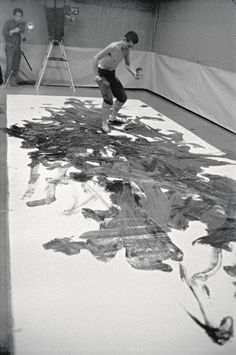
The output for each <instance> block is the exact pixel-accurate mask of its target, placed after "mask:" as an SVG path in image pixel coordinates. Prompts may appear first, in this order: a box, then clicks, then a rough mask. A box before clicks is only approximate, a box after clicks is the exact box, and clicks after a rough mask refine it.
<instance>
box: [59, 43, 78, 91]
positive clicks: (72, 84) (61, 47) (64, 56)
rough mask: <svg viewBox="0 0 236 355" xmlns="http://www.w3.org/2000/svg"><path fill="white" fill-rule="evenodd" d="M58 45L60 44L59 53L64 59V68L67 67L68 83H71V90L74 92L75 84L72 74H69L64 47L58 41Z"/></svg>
mask: <svg viewBox="0 0 236 355" xmlns="http://www.w3.org/2000/svg"><path fill="white" fill-rule="evenodd" d="M59 45H60V49H61V54H62V56H63V58H64V60H65V66H66V69H67V72H68V77H69V81H70V84H71V89H72V91H73V92H75V91H76V90H75V86H74V82H73V78H72V75H71V71H70V66H69V63H68V60H67V56H66V51H65V48H64V45H63V44H62V43H61V42H59Z"/></svg>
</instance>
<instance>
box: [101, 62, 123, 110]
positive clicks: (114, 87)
mask: <svg viewBox="0 0 236 355" xmlns="http://www.w3.org/2000/svg"><path fill="white" fill-rule="evenodd" d="M98 75H99V76H101V77H102V78H103V79H104V80H101V82H100V83H99V84H98V85H99V88H100V90H101V93H102V96H103V100H104V102H106V103H107V104H109V105H112V104H113V96H114V97H115V98H116V99H117V100H118V101H120V102H121V103H125V102H126V100H127V95H126V92H125V90H124V88H123V85H122V84H121V82H120V80H119V79H118V78H117V77H116V73H115V70H105V69H101V68H98Z"/></svg>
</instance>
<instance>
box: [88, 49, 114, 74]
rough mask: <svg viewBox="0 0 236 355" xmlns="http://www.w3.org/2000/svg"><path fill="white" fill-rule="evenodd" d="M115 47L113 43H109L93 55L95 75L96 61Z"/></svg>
mask: <svg viewBox="0 0 236 355" xmlns="http://www.w3.org/2000/svg"><path fill="white" fill-rule="evenodd" d="M114 49H115V47H114V44H113V43H111V44H109V45H108V46H107V47H106V48H104V49H102V50H101V51H100V52H98V53H97V54H96V55H95V56H94V57H93V71H94V73H95V74H96V75H97V71H98V62H99V60H100V59H102V58H104V57H106V56H107V55H108V54H109V53H111V52H112V51H114Z"/></svg>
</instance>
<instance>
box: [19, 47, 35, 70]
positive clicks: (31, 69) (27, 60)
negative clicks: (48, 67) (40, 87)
mask: <svg viewBox="0 0 236 355" xmlns="http://www.w3.org/2000/svg"><path fill="white" fill-rule="evenodd" d="M21 54H22V55H23V57H24V59H25V61H26V63H27V64H28V67H29V68H30V70H31V71H33V69H32V67H31V65H30V63H29V61H28V59H27V58H26V56H25V53H24V52H23V50H22V51H21Z"/></svg>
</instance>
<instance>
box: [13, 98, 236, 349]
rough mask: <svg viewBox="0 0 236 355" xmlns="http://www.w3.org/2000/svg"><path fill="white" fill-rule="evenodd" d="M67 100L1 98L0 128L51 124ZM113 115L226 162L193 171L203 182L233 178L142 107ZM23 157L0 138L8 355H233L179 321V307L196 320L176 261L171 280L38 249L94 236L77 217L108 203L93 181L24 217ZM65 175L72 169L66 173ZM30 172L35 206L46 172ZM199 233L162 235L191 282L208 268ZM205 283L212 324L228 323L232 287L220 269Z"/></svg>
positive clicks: (200, 146) (133, 103)
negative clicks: (1, 118) (176, 250)
mask: <svg viewBox="0 0 236 355" xmlns="http://www.w3.org/2000/svg"><path fill="white" fill-rule="evenodd" d="M68 99H69V98H66V97H61V96H33V95H32V96H27V95H8V98H7V124H8V127H10V126H11V125H13V124H17V125H19V126H22V125H23V124H24V120H27V121H31V120H32V119H36V118H38V119H40V118H41V117H43V116H50V112H49V110H48V109H51V110H54V111H55V110H56V111H57V110H58V112H59V113H60V110H61V109H62V108H63V107H67V106H68V105H67V104H66V101H67V100H68ZM79 100H80V101H82V102H86V101H91V102H92V103H93V105H94V106H95V107H97V110H98V111H99V108H100V106H101V100H100V99H97V98H96V99H95V98H79ZM86 105H87V107H88V109H89V105H88V104H86ZM94 106H93V108H91V109H94ZM122 113H123V114H125V115H128V116H129V118H130V119H132V118H133V119H134V118H135V117H136V116H140V117H145V116H146V117H149V118H153V119H151V120H150V119H148V120H145V119H143V120H142V122H143V123H145V124H146V125H149V126H150V127H153V128H159V129H161V132H162V133H163V134H165V135H170V139H171V133H172V132H173V131H176V132H179V133H182V134H183V142H182V144H183V145H187V146H189V147H190V151H191V152H193V153H194V154H206V155H208V156H212V159H213V160H214V159H218V160H221V161H222V160H225V165H222V166H217V167H215V166H214V167H212V168H211V167H208V168H206V169H202V172H201V174H200V175H202V179H207V177H206V176H204V174H206V173H207V174H217V175H219V176H226V177H229V178H231V179H233V178H234V176H235V172H236V171H235V162H233V161H231V160H228V159H226V158H225V157H224V156H223V153H222V152H220V151H219V150H218V149H216V148H215V147H213V146H211V145H209V144H207V143H206V142H204V141H203V140H201V139H200V138H198V137H197V136H196V135H194V134H193V133H192V132H189V131H187V130H186V129H184V128H183V127H181V126H179V125H178V124H176V123H175V122H173V121H172V120H170V119H169V118H168V117H166V116H164V115H163V114H161V113H158V112H157V111H155V110H154V109H152V108H151V107H147V106H146V105H145V104H144V103H143V102H141V101H139V100H128V102H127V104H126V105H125V107H124V108H123V110H122ZM157 118H159V119H157ZM160 119H161V120H160ZM101 134H102V133H101ZM123 134H126V135H127V136H128V137H130V139H131V140H132V139H135V137H133V136H132V134H131V133H129V134H127V133H126V132H124V131H123V130H122V128H120V129H116V130H112V131H111V133H110V134H109V135H111V136H114V139H119V135H123ZM152 139H153V138H150V141H152ZM28 153H29V150H27V149H22V148H21V140H20V139H17V138H14V137H8V176H9V236H10V254H11V255H10V258H11V291H12V303H13V320H14V339H15V347H16V354H17V355H23V354H24V355H49V354H50V355H52V354H53V355H54V354H55V355H60V354H63V355H64V354H70V355H77V354H85V355H87V354H111V355H113V354H165V355H172V354H189V355H195V354H199V353H201V354H227V355H231V354H233V353H234V349H235V345H236V343H235V340H234V338H233V340H231V341H230V342H229V343H227V344H225V345H224V346H223V347H220V346H218V345H216V344H214V343H213V342H211V340H210V339H209V338H208V337H207V335H206V334H205V333H204V331H203V330H202V329H200V328H199V327H197V325H196V324H194V322H193V321H192V319H191V318H190V317H189V316H188V315H187V313H186V312H185V310H184V308H186V309H187V310H189V311H191V313H193V314H195V315H197V316H199V318H200V317H201V314H200V312H199V309H198V306H197V304H196V301H195V300H194V299H193V297H192V295H191V293H190V292H189V290H188V288H187V287H186V285H185V284H184V283H183V282H181V280H180V276H179V268H178V263H177V262H174V261H170V264H171V266H172V267H173V272H172V273H164V272H161V271H142V270H136V269H133V268H131V267H130V265H129V264H128V263H127V261H126V260H125V255H124V250H123V249H121V250H120V251H118V253H117V255H116V257H115V258H113V259H112V260H111V261H110V262H107V263H102V262H98V261H97V260H96V259H95V258H94V257H93V256H92V255H91V254H90V253H88V251H83V250H82V251H81V253H80V254H78V255H73V256H68V255H64V254H63V253H54V252H53V251H51V250H45V249H44V248H43V246H42V245H43V244H44V243H47V242H49V241H50V240H51V239H53V238H63V237H65V236H67V237H72V236H73V238H74V240H77V238H78V236H79V235H80V234H82V233H83V232H86V231H90V230H95V229H98V228H99V225H98V223H97V222H95V221H94V220H92V219H85V218H84V217H83V215H82V213H81V208H82V207H88V208H92V209H100V210H106V209H107V208H108V207H109V206H110V205H111V201H110V198H109V193H108V192H106V191H104V189H102V187H101V186H99V184H98V183H96V180H93V181H89V182H87V183H86V184H81V183H79V182H74V181H73V182H70V183H69V184H58V185H57V187H56V197H57V199H56V201H55V202H53V203H51V204H49V205H44V206H38V207H33V208H29V207H28V206H27V205H26V202H27V201H28V199H27V196H26V197H25V198H22V197H23V196H24V194H25V192H26V190H27V182H28V180H29V175H30V168H29V166H28V164H29V163H30V159H29V156H28ZM107 154H109V151H108V152H107ZM70 171H75V169H74V168H73V167H71V168H70ZM39 173H40V178H39V180H38V182H37V188H36V189H35V193H34V196H33V198H34V199H37V198H38V199H40V198H42V196H43V195H44V193H45V191H44V189H45V184H46V183H45V179H46V178H47V179H48V178H52V177H53V174H55V169H54V170H48V169H46V168H45V167H43V166H41V168H40V172H39ZM85 185H86V186H85ZM75 196H77V197H78V196H79V204H77V210H76V212H77V213H74V214H69V215H68V214H67V213H65V211H68V210H70V209H71V207H72V206H73V204H74V201H75ZM31 198H32V197H31ZM205 234H206V226H205V225H204V223H202V222H200V221H193V222H190V224H189V228H188V229H187V230H186V231H184V232H183V231H177V230H171V232H169V236H170V237H171V239H172V241H173V242H174V243H175V244H177V245H178V246H179V247H180V248H181V249H182V250H183V252H184V260H183V263H184V264H185V265H187V267H188V271H189V272H190V273H191V272H197V271H201V270H202V269H204V267H206V266H207V265H208V263H209V258H210V254H211V248H210V247H209V246H201V245H196V246H194V247H193V246H192V244H191V243H192V241H193V240H194V239H196V237H200V236H203V235H205ZM234 257H235V254H234V253H233V252H232V253H228V252H225V251H223V260H224V264H232V263H233V261H234ZM199 269H200V270H199ZM210 283H211V288H212V294H213V296H214V302H213V306H214V308H213V312H215V313H218V314H216V315H215V316H216V318H217V317H219V319H220V317H222V316H225V315H228V314H230V315H233V316H234V317H235V315H236V309H235V299H234V297H233V295H234V292H235V286H234V285H233V284H232V279H231V278H230V277H229V276H227V275H226V274H225V273H224V272H223V270H220V271H219V272H218V273H217V274H216V275H215V276H213V277H212V279H211V280H210Z"/></svg>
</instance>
